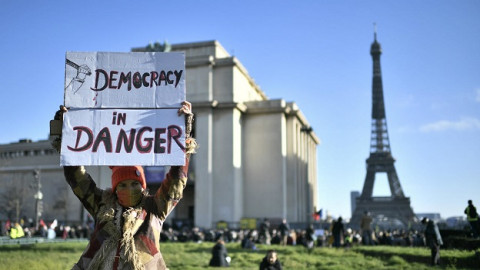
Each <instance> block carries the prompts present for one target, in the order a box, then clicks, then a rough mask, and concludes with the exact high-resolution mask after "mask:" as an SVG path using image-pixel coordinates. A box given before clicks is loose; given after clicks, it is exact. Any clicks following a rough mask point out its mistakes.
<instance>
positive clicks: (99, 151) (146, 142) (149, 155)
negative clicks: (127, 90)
mask: <svg viewBox="0 0 480 270" xmlns="http://www.w3.org/2000/svg"><path fill="white" fill-rule="evenodd" d="M177 112H178V109H156V110H138V109H135V110H128V109H80V110H75V109H70V110H69V111H68V112H66V113H65V114H64V119H63V129H62V150H61V155H60V165H62V166H72V165H132V164H134V165H151V166H154V165H156V166H158V165H166V164H168V165H179V166H180V165H184V164H185V152H184V145H185V134H184V130H185V120H184V117H183V116H178V114H177Z"/></svg>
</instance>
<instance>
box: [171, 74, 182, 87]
mask: <svg viewBox="0 0 480 270" xmlns="http://www.w3.org/2000/svg"><path fill="white" fill-rule="evenodd" d="M173 73H174V74H175V87H177V85H178V83H179V82H180V78H181V77H182V73H183V70H180V71H176V70H175V71H174V72H173Z"/></svg>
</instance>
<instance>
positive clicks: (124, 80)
mask: <svg viewBox="0 0 480 270" xmlns="http://www.w3.org/2000/svg"><path fill="white" fill-rule="evenodd" d="M127 82H128V91H130V90H132V72H128V73H127V74H124V73H123V72H122V73H120V81H119V82H118V89H120V87H121V86H122V84H124V83H127Z"/></svg>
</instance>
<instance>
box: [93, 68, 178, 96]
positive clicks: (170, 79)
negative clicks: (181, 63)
mask: <svg viewBox="0 0 480 270" xmlns="http://www.w3.org/2000/svg"><path fill="white" fill-rule="evenodd" d="M119 73H120V75H118V74H119ZM182 73H183V70H174V71H171V70H169V71H165V70H162V71H160V72H157V71H150V72H145V73H143V74H142V73H140V72H138V71H137V72H135V73H133V75H132V71H129V72H128V73H125V72H119V71H115V70H112V71H110V73H108V72H107V71H105V70H103V69H96V70H95V88H93V87H90V89H92V90H93V91H103V90H105V89H106V88H109V89H120V87H122V85H123V84H127V85H128V91H130V90H132V84H133V86H134V87H135V88H137V89H138V88H140V87H142V86H143V87H150V88H151V87H154V86H161V85H162V82H165V85H169V84H175V85H174V87H177V85H178V83H179V82H180V78H181V77H182ZM117 81H118V82H117ZM99 82H103V85H102V86H100V87H99V85H98V84H99Z"/></svg>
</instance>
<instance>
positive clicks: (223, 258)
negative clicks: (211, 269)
mask: <svg viewBox="0 0 480 270" xmlns="http://www.w3.org/2000/svg"><path fill="white" fill-rule="evenodd" d="M229 259H230V257H228V254H227V248H226V247H225V242H224V241H223V240H222V239H219V240H218V241H217V243H216V244H215V246H213V248H212V258H211V259H210V263H209V266H216V267H228V266H230V263H229V261H228V260H229Z"/></svg>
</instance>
